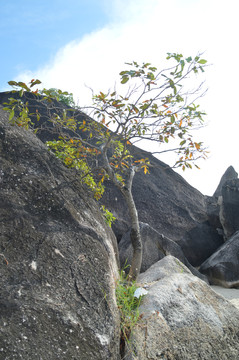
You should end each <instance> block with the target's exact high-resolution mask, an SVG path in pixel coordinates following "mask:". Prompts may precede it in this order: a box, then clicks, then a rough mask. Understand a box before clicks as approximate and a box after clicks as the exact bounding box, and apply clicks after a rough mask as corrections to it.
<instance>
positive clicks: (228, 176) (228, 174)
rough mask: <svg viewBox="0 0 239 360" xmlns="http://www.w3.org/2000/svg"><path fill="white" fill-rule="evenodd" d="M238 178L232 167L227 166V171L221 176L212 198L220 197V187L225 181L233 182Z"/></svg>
mask: <svg viewBox="0 0 239 360" xmlns="http://www.w3.org/2000/svg"><path fill="white" fill-rule="evenodd" d="M237 178H238V174H237V172H236V171H235V169H234V167H233V166H229V167H228V168H227V170H226V171H225V173H224V174H223V175H222V177H221V180H220V182H219V184H218V187H217V188H216V190H215V192H214V194H213V196H214V197H219V196H220V195H222V187H223V185H224V184H225V183H226V181H228V180H234V179H237Z"/></svg>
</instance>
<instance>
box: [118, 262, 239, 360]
mask: <svg viewBox="0 0 239 360" xmlns="http://www.w3.org/2000/svg"><path fill="white" fill-rule="evenodd" d="M167 261H168V265H167ZM161 262H163V263H161ZM174 262H175V266H174V267H173V266H172V258H171V257H168V256H167V257H166V258H164V259H163V260H161V261H159V262H158V266H159V267H160V268H161V270H156V269H155V270H154V271H153V272H152V276H148V275H147V274H145V278H144V274H142V275H141V278H140V280H141V283H144V284H145V285H146V286H147V287H148V294H147V295H145V297H144V298H143V300H142V305H141V306H140V314H141V317H142V318H141V320H140V321H139V323H138V324H137V325H136V328H135V329H134V331H133V333H132V334H131V337H130V345H129V347H128V350H127V354H126V358H125V359H127V360H132V359H135V360H136V359H137V360H146V359H148V360H149V359H150V360H151V359H162V360H165V359H167V360H175V359H180V360H181V359H183V360H198V359H204V360H209V359H210V360H213V359H220V360H228V359H230V360H237V359H238V358H239V332H238V328H239V311H238V310H237V309H236V308H235V307H234V306H233V305H232V304H231V303H230V302H228V301H226V300H225V299H224V298H223V297H221V296H220V295H218V294H216V293H215V292H214V291H213V290H212V289H211V288H210V287H209V286H208V285H207V284H205V282H203V281H201V280H200V279H198V278H197V277H195V276H193V275H192V274H189V273H188V269H185V267H184V266H183V264H181V265H180V266H179V264H178V260H177V259H174ZM160 263H161V264H160ZM180 268H181V270H180ZM182 270H183V271H182ZM156 271H157V272H158V273H159V274H160V273H161V274H160V275H159V277H160V280H159V281H157V280H156V281H155V279H157V277H158V276H156V277H155V272H156ZM146 273H147V272H146ZM162 275H165V276H164V277H163V278H162Z"/></svg>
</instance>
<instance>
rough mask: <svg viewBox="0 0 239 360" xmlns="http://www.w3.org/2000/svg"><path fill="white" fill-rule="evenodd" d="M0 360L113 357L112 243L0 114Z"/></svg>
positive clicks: (46, 156)
mask: <svg viewBox="0 0 239 360" xmlns="http://www.w3.org/2000/svg"><path fill="white" fill-rule="evenodd" d="M0 164H1V167H0V219H1V222H0V268H1V277H0V288H1V293H0V323H1V326H0V333H1V335H0V358H1V359H4V360H14V359H17V360H18V359H24V360H32V359H42V360H48V359H51V360H56V359H61V360H69V359H82V360H89V359H97V360H98V359H99V360H105V359H110V360H111V359H115V360H116V359H119V319H118V316H117V314H118V312H117V306H116V301H115V295H114V282H115V279H116V278H117V274H118V267H117V243H116V238H115V236H114V234H113V232H112V231H111V229H110V228H109V227H108V226H107V225H106V224H105V221H104V219H103V217H102V215H101V213H100V211H99V206H98V205H97V204H96V203H95V201H94V200H93V199H92V197H91V196H90V195H89V194H88V193H87V191H86V189H83V188H82V186H81V184H80V182H79V178H78V177H77V174H76V173H75V172H74V171H72V170H69V169H66V168H65V167H64V166H63V165H62V163H61V162H60V161H59V160H58V159H56V158H55V156H54V155H53V154H51V153H50V152H49V151H48V150H47V149H46V147H45V145H44V144H43V143H42V142H41V141H40V140H38V139H37V138H36V136H35V135H34V134H33V133H31V132H30V131H28V132H27V131H25V130H24V129H22V128H19V127H15V126H10V125H9V124H8V115H7V113H6V112H4V111H2V110H1V109H0Z"/></svg>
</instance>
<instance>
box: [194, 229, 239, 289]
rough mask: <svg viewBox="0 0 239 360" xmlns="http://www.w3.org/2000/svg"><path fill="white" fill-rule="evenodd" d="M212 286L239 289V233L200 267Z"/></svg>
mask: <svg viewBox="0 0 239 360" xmlns="http://www.w3.org/2000/svg"><path fill="white" fill-rule="evenodd" d="M200 271H201V272H202V273H203V274H205V275H206V276H207V277H208V279H209V281H210V283H211V284H215V285H221V286H224V287H227V288H230V287H237V288H239V231H237V232H236V233H235V234H234V235H233V236H232V237H231V238H230V239H229V240H227V241H226V243H225V244H224V245H222V246H221V247H220V248H219V249H218V250H217V251H216V252H215V253H214V254H213V255H212V256H210V258H209V259H207V260H206V261H205V262H204V263H203V264H202V265H201V267H200Z"/></svg>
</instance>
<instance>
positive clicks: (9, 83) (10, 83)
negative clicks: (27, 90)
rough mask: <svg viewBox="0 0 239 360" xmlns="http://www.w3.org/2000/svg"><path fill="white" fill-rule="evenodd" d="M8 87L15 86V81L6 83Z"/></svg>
mask: <svg viewBox="0 0 239 360" xmlns="http://www.w3.org/2000/svg"><path fill="white" fill-rule="evenodd" d="M8 85H11V86H17V82H16V81H8Z"/></svg>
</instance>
